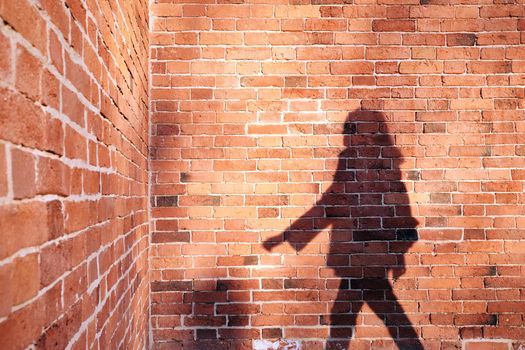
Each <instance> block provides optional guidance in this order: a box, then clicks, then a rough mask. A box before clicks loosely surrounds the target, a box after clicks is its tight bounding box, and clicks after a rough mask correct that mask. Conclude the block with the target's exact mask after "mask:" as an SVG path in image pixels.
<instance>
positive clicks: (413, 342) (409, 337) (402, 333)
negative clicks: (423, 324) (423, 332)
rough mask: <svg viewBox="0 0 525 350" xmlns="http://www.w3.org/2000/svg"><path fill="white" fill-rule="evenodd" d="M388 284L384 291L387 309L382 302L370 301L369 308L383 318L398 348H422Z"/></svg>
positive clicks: (400, 349)
mask: <svg viewBox="0 0 525 350" xmlns="http://www.w3.org/2000/svg"><path fill="white" fill-rule="evenodd" d="M387 283H388V282H387ZM388 286H389V290H387V291H386V297H387V299H388V301H389V302H390V306H389V307H388V310H386V309H385V307H384V303H380V304H378V303H373V302H371V303H369V306H370V308H371V309H372V310H373V311H374V312H375V313H376V314H377V315H378V316H379V317H380V318H381V319H382V320H383V322H384V323H385V326H386V327H387V328H388V332H389V333H390V336H391V337H392V339H393V340H394V341H395V343H396V345H397V347H398V348H399V350H424V349H425V348H424V347H423V344H421V342H420V341H419V336H418V334H417V332H416V330H415V329H414V326H413V325H412V323H411V322H410V320H409V319H408V317H407V315H406V314H405V310H404V309H403V307H402V306H401V304H399V302H398V300H397V298H396V296H395V295H394V292H393V291H392V286H390V283H388Z"/></svg>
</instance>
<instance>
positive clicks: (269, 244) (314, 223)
mask: <svg viewBox="0 0 525 350" xmlns="http://www.w3.org/2000/svg"><path fill="white" fill-rule="evenodd" d="M323 217H324V206H323V204H322V200H321V201H319V202H317V203H316V205H315V206H313V207H312V208H310V209H309V210H308V211H307V212H306V213H304V214H303V215H302V216H301V217H300V218H298V219H297V220H295V221H294V222H293V223H292V224H291V225H290V226H289V227H288V228H287V229H286V230H284V231H283V232H282V233H281V234H279V235H277V236H274V237H270V238H268V239H267V240H266V241H264V243H263V246H264V248H265V249H266V250H268V251H271V250H272V249H273V248H274V247H276V246H278V245H280V244H282V243H283V242H288V243H290V244H292V246H293V247H294V248H295V250H296V251H298V252H299V251H301V250H303V249H304V248H305V247H306V245H307V244H308V243H309V242H311V241H312V240H313V239H314V238H315V237H316V236H317V235H318V234H319V232H321V231H322V230H324V229H325V228H326V227H327V226H328V225H329V221H328V220H316V219H319V218H323Z"/></svg>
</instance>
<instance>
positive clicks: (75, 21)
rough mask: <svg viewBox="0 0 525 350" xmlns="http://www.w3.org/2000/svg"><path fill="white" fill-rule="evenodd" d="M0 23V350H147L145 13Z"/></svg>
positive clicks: (19, 8)
mask: <svg viewBox="0 0 525 350" xmlns="http://www.w3.org/2000/svg"><path fill="white" fill-rule="evenodd" d="M0 17H1V19H2V20H1V21H0V349H4V350H11V349H26V348H28V346H33V347H32V348H33V349H86V348H94V349H141V348H144V347H146V344H147V339H148V338H147V331H148V327H147V326H148V314H149V278H148V258H147V257H148V250H149V235H148V232H149V229H148V222H149V218H148V210H147V208H148V171H147V159H148V156H147V154H148V153H147V140H148V118H147V115H148V90H149V87H148V81H149V79H148V50H149V49H148V30H149V28H148V27H149V24H148V21H149V19H148V18H149V16H148V3H147V1H121V0H112V1H94V0H87V1H84V0H74V1H73V0H66V1H65V2H64V1H59V0H38V1H37V0H16V1H15V0H0Z"/></svg>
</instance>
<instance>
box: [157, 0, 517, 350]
mask: <svg viewBox="0 0 525 350" xmlns="http://www.w3.org/2000/svg"><path fill="white" fill-rule="evenodd" d="M190 2H191V1H188V3H183V1H177V2H175V1H173V2H172V3H170V2H168V1H157V2H156V3H155V4H153V6H152V22H153V33H152V36H151V60H152V62H151V68H152V72H151V73H152V76H151V83H152V89H151V99H152V101H151V116H152V124H153V125H152V129H151V132H152V136H151V146H152V148H151V157H152V160H151V176H152V186H151V189H152V197H151V204H152V212H151V214H152V248H151V249H152V250H151V254H152V257H151V271H152V281H151V288H152V306H151V307H152V327H153V337H154V342H155V345H156V348H159V349H160V348H162V349H173V348H179V347H180V345H181V344H184V345H188V346H190V347H191V346H195V345H196V347H197V348H210V349H211V348H213V349H218V348H226V349H229V348H243V349H244V348H246V349H248V348H251V343H252V340H254V339H259V340H261V339H270V340H271V339H279V338H280V339H287V340H289V339H299V340H301V341H302V342H303V346H306V348H308V349H322V348H323V345H322V343H323V341H324V340H325V339H327V338H328V337H329V334H330V332H332V336H331V339H335V338H345V337H348V336H349V335H350V334H351V327H350V326H351V325H352V324H357V327H356V330H355V337H354V340H353V341H352V342H353V346H356V348H360V349H368V348H370V347H371V345H372V346H375V348H383V347H382V346H384V348H391V347H394V345H393V344H394V341H393V340H392V338H394V339H395V340H396V342H397V343H398V345H399V346H401V347H402V348H406V346H407V344H409V343H412V346H413V347H412V348H416V349H417V348H420V347H418V344H417V342H416V341H415V340H414V339H412V340H410V339H409V338H410V337H411V336H412V337H413V336H414V334H417V335H418V336H419V337H420V338H421V339H422V340H421V343H422V344H423V345H424V346H425V347H426V349H459V348H461V346H463V345H465V344H466V348H467V349H480V348H481V347H480V346H481V345H480V343H478V341H479V340H480V339H485V340H491V339H493V340H494V341H495V343H494V344H493V347H490V348H491V349H506V350H508V349H510V347H511V345H514V346H515V347H516V348H517V347H518V346H519V343H518V341H519V340H523V339H525V328H524V327H523V324H524V315H525V291H524V289H523V288H524V286H525V277H524V272H525V270H524V268H523V263H524V261H525V260H524V257H525V255H524V252H525V232H524V231H523V227H524V226H525V216H524V214H525V211H524V210H525V207H524V205H523V204H524V199H525V197H524V196H523V184H524V180H525V170H524V168H525V163H524V160H523V159H524V158H523V155H524V154H525V153H524V152H525V148H524V146H523V145H524V142H525V136H524V132H525V122H524V121H525V118H524V113H523V109H524V107H525V106H524V102H523V101H524V99H523V97H524V89H523V85H524V82H525V74H524V73H525V49H524V47H523V44H524V43H525V36H524V34H523V29H525V20H524V6H523V4H522V1H499V0H495V1H494V2H492V1H490V0H489V1H449V0H444V1H439V0H436V1H434V0H428V1H421V3H422V4H420V3H419V2H418V1H406V0H404V1H379V3H376V2H375V1H357V0H355V1H353V2H352V1H339V3H338V1H317V2H316V3H317V4H313V5H310V4H308V5H304V3H309V2H305V1H296V2H295V3H297V4H295V5H288V2H287V1H264V0H263V1H253V2H249V1H246V3H244V2H243V1H240V3H238V4H222V1H218V3H216V2H215V1H209V2H208V1H206V3H204V2H201V1H196V2H195V3H190ZM520 2H521V4H520ZM323 3H336V4H326V5H325V4H323ZM342 3H347V4H342ZM347 118H348V120H347ZM345 121H347V126H348V127H347V128H346V129H345V128H344V123H345ZM345 130H346V134H342V133H343V132H345ZM414 228H417V232H416V231H414ZM283 232H284V234H283ZM416 233H417V234H416ZM268 239H270V241H271V242H274V243H266V245H263V242H265V241H266V240H268ZM283 239H285V240H286V241H287V242H284V243H282V242H281V241H282V240H283ZM279 242H281V244H278V243H279ZM265 248H267V249H265ZM271 248H273V249H272V250H271V251H268V250H269V249H271ZM405 269H406V271H404V270H405ZM394 277H397V278H396V279H395V278H394ZM341 280H342V282H340V281H341ZM391 289H392V290H393V293H392V290H391ZM393 295H395V296H397V299H398V300H399V304H398V305H396V302H395V299H394V297H393ZM399 306H401V307H402V308H403V310H404V312H402V311H401V309H400V308H399ZM359 311H360V313H359V314H358V315H357V316H356V314H357V313H358V312H359ZM382 320H384V321H386V324H387V325H388V327H386V326H385V324H384V323H383V322H382ZM330 325H331V326H330ZM330 328H331V330H330ZM349 328H350V329H349ZM513 342H515V343H514V344H513ZM266 344H269V343H266ZM256 345H257V346H259V348H260V349H262V348H265V346H266V347H268V346H269V345H265V343H264V342H262V341H259V342H258V343H256ZM344 346H345V340H340V341H335V340H334V341H333V342H331V343H330V344H329V348H334V349H336V348H339V349H342V348H344ZM359 346H360V347H359ZM191 348H193V347H191ZM487 348H488V347H487Z"/></svg>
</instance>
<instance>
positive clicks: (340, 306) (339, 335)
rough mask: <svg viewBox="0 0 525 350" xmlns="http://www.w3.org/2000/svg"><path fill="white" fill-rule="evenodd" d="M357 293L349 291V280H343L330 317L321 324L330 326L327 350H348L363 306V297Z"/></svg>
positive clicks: (324, 318)
mask: <svg viewBox="0 0 525 350" xmlns="http://www.w3.org/2000/svg"><path fill="white" fill-rule="evenodd" d="M355 293H356V292H355V291H351V290H349V289H348V280H345V279H342V280H341V283H340V285H339V291H338V293H337V298H336V300H335V302H334V305H333V307H332V310H331V311H330V315H323V316H322V319H321V324H326V325H328V324H329V325H330V335H329V338H328V339H327V340H326V346H325V349H326V350H346V349H348V346H349V344H350V340H351V339H352V336H353V334H354V332H355V323H356V318H357V314H358V313H359V310H360V309H361V305H362V302H361V301H360V300H361V295H354V294H355ZM359 294H360V293H359ZM356 300H358V302H356Z"/></svg>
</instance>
